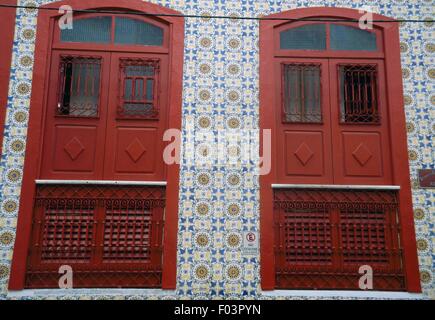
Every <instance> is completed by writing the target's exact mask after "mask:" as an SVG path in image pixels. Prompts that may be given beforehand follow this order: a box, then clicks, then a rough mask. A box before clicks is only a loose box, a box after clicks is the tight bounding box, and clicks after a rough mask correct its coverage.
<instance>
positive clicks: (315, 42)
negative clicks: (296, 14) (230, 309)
mask: <svg viewBox="0 0 435 320" xmlns="http://www.w3.org/2000/svg"><path fill="white" fill-rule="evenodd" d="M279 36H280V48H281V49H288V50H301V49H306V50H325V49H326V26H325V24H310V25H305V26H302V27H298V28H292V29H288V30H285V31H282V32H281V33H280V34H279Z"/></svg>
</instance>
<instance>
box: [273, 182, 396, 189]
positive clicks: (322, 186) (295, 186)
mask: <svg viewBox="0 0 435 320" xmlns="http://www.w3.org/2000/svg"><path fill="white" fill-rule="evenodd" d="M272 188H273V189H344V190H349V189H352V190H400V186H383V185H349V184H343V185H340V184H277V183H273V184H272Z"/></svg>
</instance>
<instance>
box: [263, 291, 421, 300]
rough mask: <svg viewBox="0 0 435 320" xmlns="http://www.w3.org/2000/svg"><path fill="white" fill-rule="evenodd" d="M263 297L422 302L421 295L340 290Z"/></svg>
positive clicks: (265, 295) (295, 292)
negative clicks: (410, 300)
mask: <svg viewBox="0 0 435 320" xmlns="http://www.w3.org/2000/svg"><path fill="white" fill-rule="evenodd" d="M261 295H262V296H264V297H276V298H277V297H302V298H307V299H309V298H324V299H328V298H337V297H340V298H343V299H395V300H402V299H406V300H408V299H412V300H424V299H425V296H424V295H423V294H421V293H409V292H394V291H368V290H366V291H364V290H361V291H353V290H352V291H351V290H349V291H347V290H346V291H341V290H273V291H262V292H261Z"/></svg>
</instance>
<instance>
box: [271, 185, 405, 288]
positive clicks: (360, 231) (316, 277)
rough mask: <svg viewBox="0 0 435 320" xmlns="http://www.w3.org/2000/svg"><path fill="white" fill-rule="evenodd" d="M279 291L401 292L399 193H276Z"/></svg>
mask: <svg viewBox="0 0 435 320" xmlns="http://www.w3.org/2000/svg"><path fill="white" fill-rule="evenodd" d="M274 204H275V206H274V207H275V209H274V217H275V218H274V219H275V256H276V283H277V287H278V288H301V289H303V288H305V289H313V288H318V289H358V288H359V287H358V280H359V278H360V277H361V275H360V274H359V273H358V270H359V268H360V267H361V266H363V265H369V266H370V267H371V268H372V269H373V273H374V289H379V290H404V289H405V283H404V276H403V270H402V260H401V257H402V249H401V246H400V241H399V239H400V237H399V233H400V227H399V226H400V224H399V221H398V202H397V194H396V192H393V191H362V190H358V191H331V190H305V189H289V190H276V191H275V192H274Z"/></svg>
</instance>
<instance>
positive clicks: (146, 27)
mask: <svg viewBox="0 0 435 320" xmlns="http://www.w3.org/2000/svg"><path fill="white" fill-rule="evenodd" d="M115 43H117V44H138V45H147V46H161V45H163V29H162V28H159V27H157V26H155V25H152V24H150V23H146V22H143V21H140V20H135V19H130V18H119V17H117V18H116V20H115Z"/></svg>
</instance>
